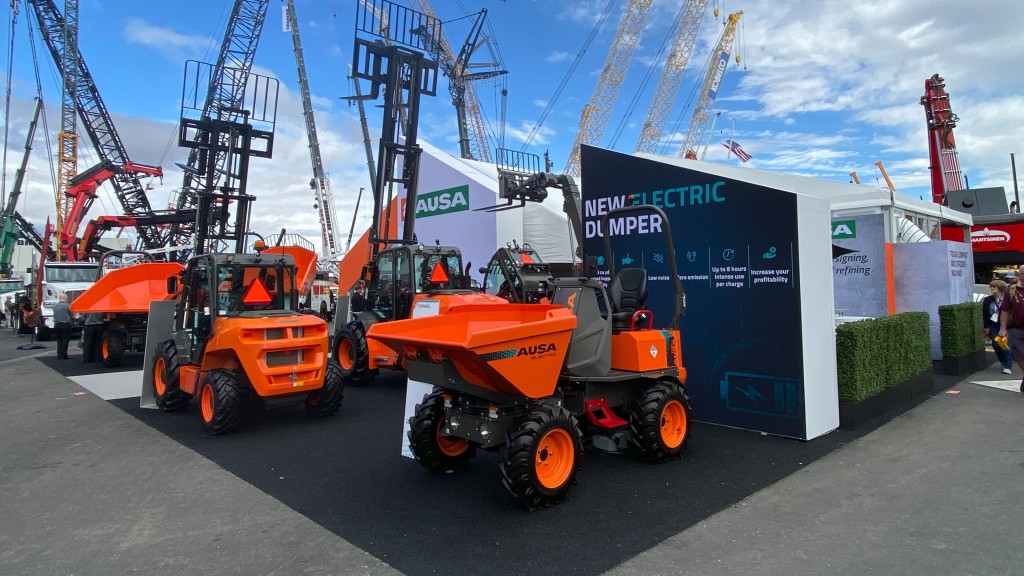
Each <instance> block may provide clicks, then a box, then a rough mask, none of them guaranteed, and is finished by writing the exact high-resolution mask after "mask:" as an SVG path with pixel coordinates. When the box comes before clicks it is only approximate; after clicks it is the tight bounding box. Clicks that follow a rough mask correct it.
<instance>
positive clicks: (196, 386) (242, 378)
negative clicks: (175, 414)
mask: <svg viewBox="0 0 1024 576" xmlns="http://www.w3.org/2000/svg"><path fill="white" fill-rule="evenodd" d="M297 262H298V263H299V267H298V269H297V267H296V263H297ZM315 268H316V255H315V254H313V253H312V252H310V251H309V250H305V249H303V248H301V247H298V246H282V247H275V248H270V249H267V250H264V251H262V252H261V253H257V254H239V253H228V254H221V253H213V254H202V255H200V256H194V257H192V258H191V259H190V260H189V261H188V263H187V265H186V266H185V269H184V270H183V271H182V272H181V273H180V274H177V275H174V276H171V277H169V278H167V280H166V282H167V292H168V293H169V294H177V304H176V307H175V311H174V319H173V324H172V325H170V326H166V327H165V329H162V328H161V329H160V333H163V334H166V335H167V337H166V339H165V340H162V341H161V342H160V344H159V347H158V350H157V352H156V356H155V361H154V363H153V387H154V396H155V400H156V404H157V406H158V407H159V408H160V409H162V410H167V411H176V410H181V409H183V408H185V407H186V406H188V404H189V402H190V400H191V399H192V397H193V396H196V397H198V399H199V418H200V421H201V422H202V425H203V427H204V428H205V429H206V430H207V431H208V432H210V433H211V434H223V433H226V432H230V431H231V430H233V429H235V428H236V427H237V426H238V422H239V412H240V410H241V407H242V404H243V400H244V399H245V398H246V397H250V398H256V399H259V400H262V402H263V403H264V405H265V406H267V407H268V408H272V407H278V406H282V405H288V404H294V403H304V404H305V406H306V409H307V411H308V412H309V413H311V414H313V415H317V416H327V415H331V414H334V413H335V412H337V411H338V408H339V407H340V405H341V400H342V388H343V386H344V383H343V381H342V377H341V369H340V367H339V366H338V364H337V362H336V361H334V360H329V359H328V346H327V339H328V338H327V337H328V334H327V321H326V320H324V319H323V318H320V317H318V316H316V315H313V314H302V313H300V312H299V294H300V292H301V291H302V288H303V286H304V284H305V283H306V282H308V281H311V280H312V278H313V275H312V274H313V271H315Z"/></svg>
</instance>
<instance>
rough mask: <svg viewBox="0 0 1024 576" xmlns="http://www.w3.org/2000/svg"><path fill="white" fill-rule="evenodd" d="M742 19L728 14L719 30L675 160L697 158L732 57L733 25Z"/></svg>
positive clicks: (737, 59) (740, 12) (741, 13)
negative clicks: (722, 27)
mask: <svg viewBox="0 0 1024 576" xmlns="http://www.w3.org/2000/svg"><path fill="white" fill-rule="evenodd" d="M742 15H743V11H742V10H740V11H739V12H733V13H732V14H729V17H728V18H727V19H726V22H725V29H724V30H722V36H721V38H719V39H718V45H717V46H715V50H714V51H713V52H712V53H711V59H710V60H709V61H708V69H707V73H706V74H705V75H704V84H703V85H702V86H701V88H700V94H699V96H698V100H697V105H696V106H694V107H693V116H691V117H690V125H689V127H688V128H687V129H686V134H685V135H683V144H682V146H680V147H679V153H678V154H677V156H679V157H680V158H683V157H693V158H695V157H696V150H697V146H699V145H700V143H701V141H702V140H703V139H702V136H703V135H704V133H705V132H706V131H707V128H708V120H709V119H710V118H711V110H712V109H714V107H715V100H717V99H718V91H719V89H720V88H721V86H722V78H724V77H725V69H726V68H727V67H728V65H729V55H730V54H731V53H732V46H733V43H734V41H735V40H736V24H737V23H738V22H739V21H740V16H742ZM739 60H740V57H739V55H737V56H736V62H737V63H738V62H739ZM688 154H689V156H688Z"/></svg>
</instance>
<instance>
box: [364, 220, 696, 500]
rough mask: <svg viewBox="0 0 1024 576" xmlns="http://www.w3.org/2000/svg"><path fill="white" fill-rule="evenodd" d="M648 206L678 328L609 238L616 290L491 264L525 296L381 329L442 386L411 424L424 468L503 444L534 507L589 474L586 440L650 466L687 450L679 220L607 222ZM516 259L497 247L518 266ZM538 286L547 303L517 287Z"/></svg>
mask: <svg viewBox="0 0 1024 576" xmlns="http://www.w3.org/2000/svg"><path fill="white" fill-rule="evenodd" d="M639 210H652V211H655V212H656V213H659V215H660V216H661V218H662V221H663V233H664V236H665V240H666V250H667V255H666V260H668V261H669V265H670V269H671V274H672V278H673V279H674V281H673V282H672V286H673V289H674V293H675V310H674V316H673V318H672V319H670V321H669V322H668V328H667V329H653V328H652V326H653V322H652V313H651V312H650V311H649V310H647V309H646V308H645V307H644V305H645V300H646V298H647V272H646V270H644V269H642V268H626V269H623V270H620V271H619V272H618V273H616V271H615V269H614V263H612V262H611V258H610V255H611V248H610V244H609V240H608V238H607V236H606V240H605V251H606V253H607V254H608V261H609V263H610V265H611V266H610V270H609V271H610V273H611V275H610V278H612V280H611V282H610V285H609V286H608V288H607V289H606V288H605V286H604V284H602V283H601V282H599V281H598V280H596V279H593V278H550V277H549V276H548V275H547V274H546V273H545V272H544V270H543V267H542V266H539V265H536V264H537V262H536V261H535V259H533V260H534V262H533V263H532V264H533V265H529V266H527V265H522V264H521V261H520V265H510V266H504V267H503V266H494V264H495V262H493V261H492V266H489V267H488V268H487V270H488V273H489V274H490V273H492V272H493V273H495V274H497V270H499V269H500V270H502V272H501V274H503V275H504V281H505V282H507V285H508V286H509V287H511V290H512V292H513V293H510V300H513V301H514V302H510V303H506V304H491V303H487V304H480V305H473V304H466V305H462V306H458V307H454V308H452V309H450V310H449V311H448V312H447V313H446V314H444V315H443V316H428V317H424V318H414V319H409V320H396V321H392V322H386V323H377V324H374V325H372V326H370V328H369V330H368V331H367V334H366V336H367V339H368V340H369V341H371V342H374V341H377V342H380V343H383V344H385V345H387V346H389V347H390V348H392V349H393V350H394V351H395V352H396V353H398V354H400V356H401V357H403V358H404V359H405V364H406V366H407V369H408V372H409V378H410V379H412V380H417V381H420V382H426V383H428V384H432V385H433V386H434V390H433V392H432V393H430V394H428V395H426V396H425V397H424V399H423V401H422V402H421V403H420V404H419V405H418V406H417V407H416V412H415V414H414V415H413V416H412V418H411V419H410V431H409V441H410V446H411V448H412V452H413V455H414V456H415V457H416V459H417V460H419V462H420V463H421V464H422V465H423V466H424V467H426V468H427V469H429V470H431V471H433V472H442V473H443V472H448V471H451V470H454V469H458V468H461V467H463V466H465V465H467V463H468V461H469V460H470V459H471V458H472V457H473V456H474V455H475V453H476V450H477V449H478V448H480V449H485V450H493V451H497V452H499V453H500V455H501V474H502V481H503V484H504V485H505V487H506V488H507V489H508V490H509V492H511V493H512V495H513V496H514V497H515V498H516V499H518V500H519V501H520V502H521V503H522V504H524V505H525V506H526V507H528V508H530V509H534V508H544V507H547V506H550V505H552V504H556V503H558V502H559V501H561V500H562V499H563V498H564V497H565V496H566V494H568V492H569V490H570V489H571V488H572V486H573V485H574V484H575V483H576V473H577V470H578V469H579V467H580V458H581V452H582V447H583V442H584V440H586V441H587V442H588V444H589V445H591V446H593V447H595V448H598V449H601V450H605V451H610V452H619V451H624V450H626V449H627V448H630V447H631V448H633V449H635V450H636V451H637V452H638V453H639V454H640V455H641V456H642V457H643V458H644V459H645V460H648V461H651V462H664V461H667V460H671V459H675V458H678V457H679V456H680V453H681V452H682V450H683V449H684V448H685V446H686V441H687V438H688V435H689V396H688V395H687V393H686V389H685V387H684V383H685V381H686V368H685V367H684V365H683V360H682V347H681V344H680V335H679V329H678V324H679V317H680V316H681V315H682V314H683V311H684V308H685V297H684V295H683V292H682V285H681V283H680V282H679V275H678V273H677V272H676V269H675V258H674V250H673V244H672V239H671V232H670V231H669V229H668V219H667V218H666V217H665V215H664V213H663V212H661V210H659V209H658V208H656V207H652V206H629V207H625V208H619V209H616V210H612V211H610V212H609V214H608V215H607V216H606V217H605V221H604V222H603V225H602V228H603V229H604V230H608V227H607V218H608V216H611V215H618V214H621V213H624V212H630V211H639ZM505 256H507V254H503V253H502V251H501V250H499V253H498V254H497V255H496V257H497V258H498V259H499V260H501V259H504V260H509V261H511V259H509V258H505ZM498 263H500V262H498ZM542 278H543V280H541V279H542ZM488 282H490V283H492V284H495V285H499V284H504V282H503V283H497V282H491V281H490V280H488ZM538 286H544V287H545V291H546V293H547V296H546V297H545V298H537V297H536V296H537V295H536V294H533V295H532V296H531V295H530V294H525V293H521V294H514V292H515V291H516V290H517V288H516V287H519V288H518V290H520V291H522V290H527V289H533V288H536V287H538ZM531 287H532V288H531ZM530 302H535V303H530Z"/></svg>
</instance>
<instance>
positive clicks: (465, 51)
mask: <svg viewBox="0 0 1024 576" xmlns="http://www.w3.org/2000/svg"><path fill="white" fill-rule="evenodd" d="M409 6H411V7H412V8H413V9H415V10H419V11H420V12H423V13H424V14H426V15H427V16H429V17H431V18H434V19H438V18H437V12H435V11H434V7H433V6H431V5H430V2H429V1H428V0H409ZM486 14H487V10H482V11H481V12H480V13H479V15H478V16H477V19H476V21H475V22H474V23H473V30H472V31H471V32H470V34H469V36H468V37H467V39H466V42H464V43H463V47H462V49H461V50H460V51H459V54H458V55H456V54H455V53H454V52H453V51H452V49H451V45H450V44H449V43H448V40H447V39H446V38H445V37H444V34H443V33H441V34H439V35H438V37H437V38H434V39H432V41H431V43H435V42H436V43H437V47H438V48H439V49H438V50H437V52H438V54H439V57H440V61H439V62H438V64H439V65H440V66H441V69H442V70H443V71H444V73H445V75H446V76H448V89H449V92H450V93H451V96H452V104H453V105H454V106H455V111H456V119H457V121H458V124H459V140H460V146H459V147H460V153H461V155H462V157H463V158H470V159H475V160H482V161H484V162H491V149H490V146H488V144H487V131H486V126H485V125H484V120H483V115H482V114H481V112H480V101H479V99H478V98H477V95H476V90H475V89H474V88H473V84H472V82H473V81H474V80H483V79H485V78H493V77H495V76H499V75H501V74H505V73H506V71H504V70H492V71H489V72H481V73H474V74H470V73H468V69H469V58H470V57H471V56H472V55H473V50H474V49H475V48H476V46H477V40H478V38H479V36H480V29H481V27H482V25H483V21H484V17H485V16H486ZM438 20H439V19H438ZM488 65H489V66H490V65H494V66H496V65H497V64H496V63H494V64H488Z"/></svg>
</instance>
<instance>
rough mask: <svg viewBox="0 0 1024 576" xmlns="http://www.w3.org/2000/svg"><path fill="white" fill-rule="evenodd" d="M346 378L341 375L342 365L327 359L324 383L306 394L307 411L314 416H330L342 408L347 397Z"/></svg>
mask: <svg viewBox="0 0 1024 576" xmlns="http://www.w3.org/2000/svg"><path fill="white" fill-rule="evenodd" d="M344 389H345V380H344V378H342V377H341V366H338V363H337V362H336V361H335V360H334V359H331V360H328V361H327V369H326V371H325V374H324V385H323V387H321V388H320V389H319V390H315V391H313V392H310V393H309V396H306V412H308V413H310V414H312V415H314V416H330V415H331V414H334V413H335V412H337V411H338V408H341V400H342V398H344V397H345V394H344Z"/></svg>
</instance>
